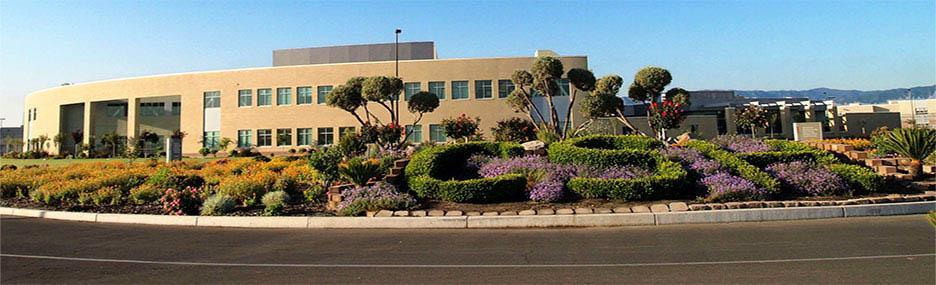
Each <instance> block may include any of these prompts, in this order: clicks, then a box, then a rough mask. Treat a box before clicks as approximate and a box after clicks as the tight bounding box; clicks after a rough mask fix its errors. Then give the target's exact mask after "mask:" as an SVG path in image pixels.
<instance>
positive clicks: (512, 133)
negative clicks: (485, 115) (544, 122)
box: [491, 118, 536, 142]
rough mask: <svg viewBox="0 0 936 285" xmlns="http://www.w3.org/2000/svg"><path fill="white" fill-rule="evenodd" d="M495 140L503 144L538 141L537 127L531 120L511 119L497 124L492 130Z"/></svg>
mask: <svg viewBox="0 0 936 285" xmlns="http://www.w3.org/2000/svg"><path fill="white" fill-rule="evenodd" d="M491 134H493V135H494V140H496V141H502V142H526V141H532V140H535V139H536V126H535V125H533V122H530V121H529V120H524V119H521V118H510V119H506V120H501V121H499V122H497V126H495V127H493V128H491Z"/></svg>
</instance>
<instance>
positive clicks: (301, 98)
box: [296, 86, 312, 104]
mask: <svg viewBox="0 0 936 285" xmlns="http://www.w3.org/2000/svg"><path fill="white" fill-rule="evenodd" d="M296 95H297V97H296V104H312V87H308V86H305V87H298V88H296Z"/></svg>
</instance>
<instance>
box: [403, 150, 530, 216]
mask: <svg viewBox="0 0 936 285" xmlns="http://www.w3.org/2000/svg"><path fill="white" fill-rule="evenodd" d="M475 154H485V155H491V156H498V157H511V156H517V155H521V154H523V147H521V146H520V145H519V144H516V143H507V142H470V143H463V144H451V145H443V146H437V147H432V148H428V149H424V150H422V151H420V152H417V153H416V154H414V155H413V158H412V159H410V162H409V164H408V165H407V166H406V169H405V172H404V173H405V175H406V180H407V184H408V186H409V188H410V190H412V191H413V192H415V193H416V195H417V196H418V197H420V198H431V199H439V200H442V201H449V202H460V203H464V202H468V203H490V202H503V201H514V200H519V199H522V198H523V197H524V196H525V191H526V178H524V177H523V176H521V175H516V174H510V175H502V176H499V177H495V178H476V179H467V180H455V178H456V177H458V176H460V175H459V174H460V173H459V172H461V171H463V170H464V169H465V164H466V163H467V161H468V158H469V157H471V156H472V155H475Z"/></svg>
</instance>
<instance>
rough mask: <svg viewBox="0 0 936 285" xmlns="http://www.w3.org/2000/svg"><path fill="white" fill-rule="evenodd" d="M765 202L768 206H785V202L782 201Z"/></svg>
mask: <svg viewBox="0 0 936 285" xmlns="http://www.w3.org/2000/svg"><path fill="white" fill-rule="evenodd" d="M764 204H765V205H766V206H767V208H782V207H783V202H780V201H767V202H764Z"/></svg>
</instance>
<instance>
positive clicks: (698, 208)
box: [689, 204, 712, 211]
mask: <svg viewBox="0 0 936 285" xmlns="http://www.w3.org/2000/svg"><path fill="white" fill-rule="evenodd" d="M710 209H712V207H711V206H709V205H706V204H689V210H690V211H704V210H710Z"/></svg>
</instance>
